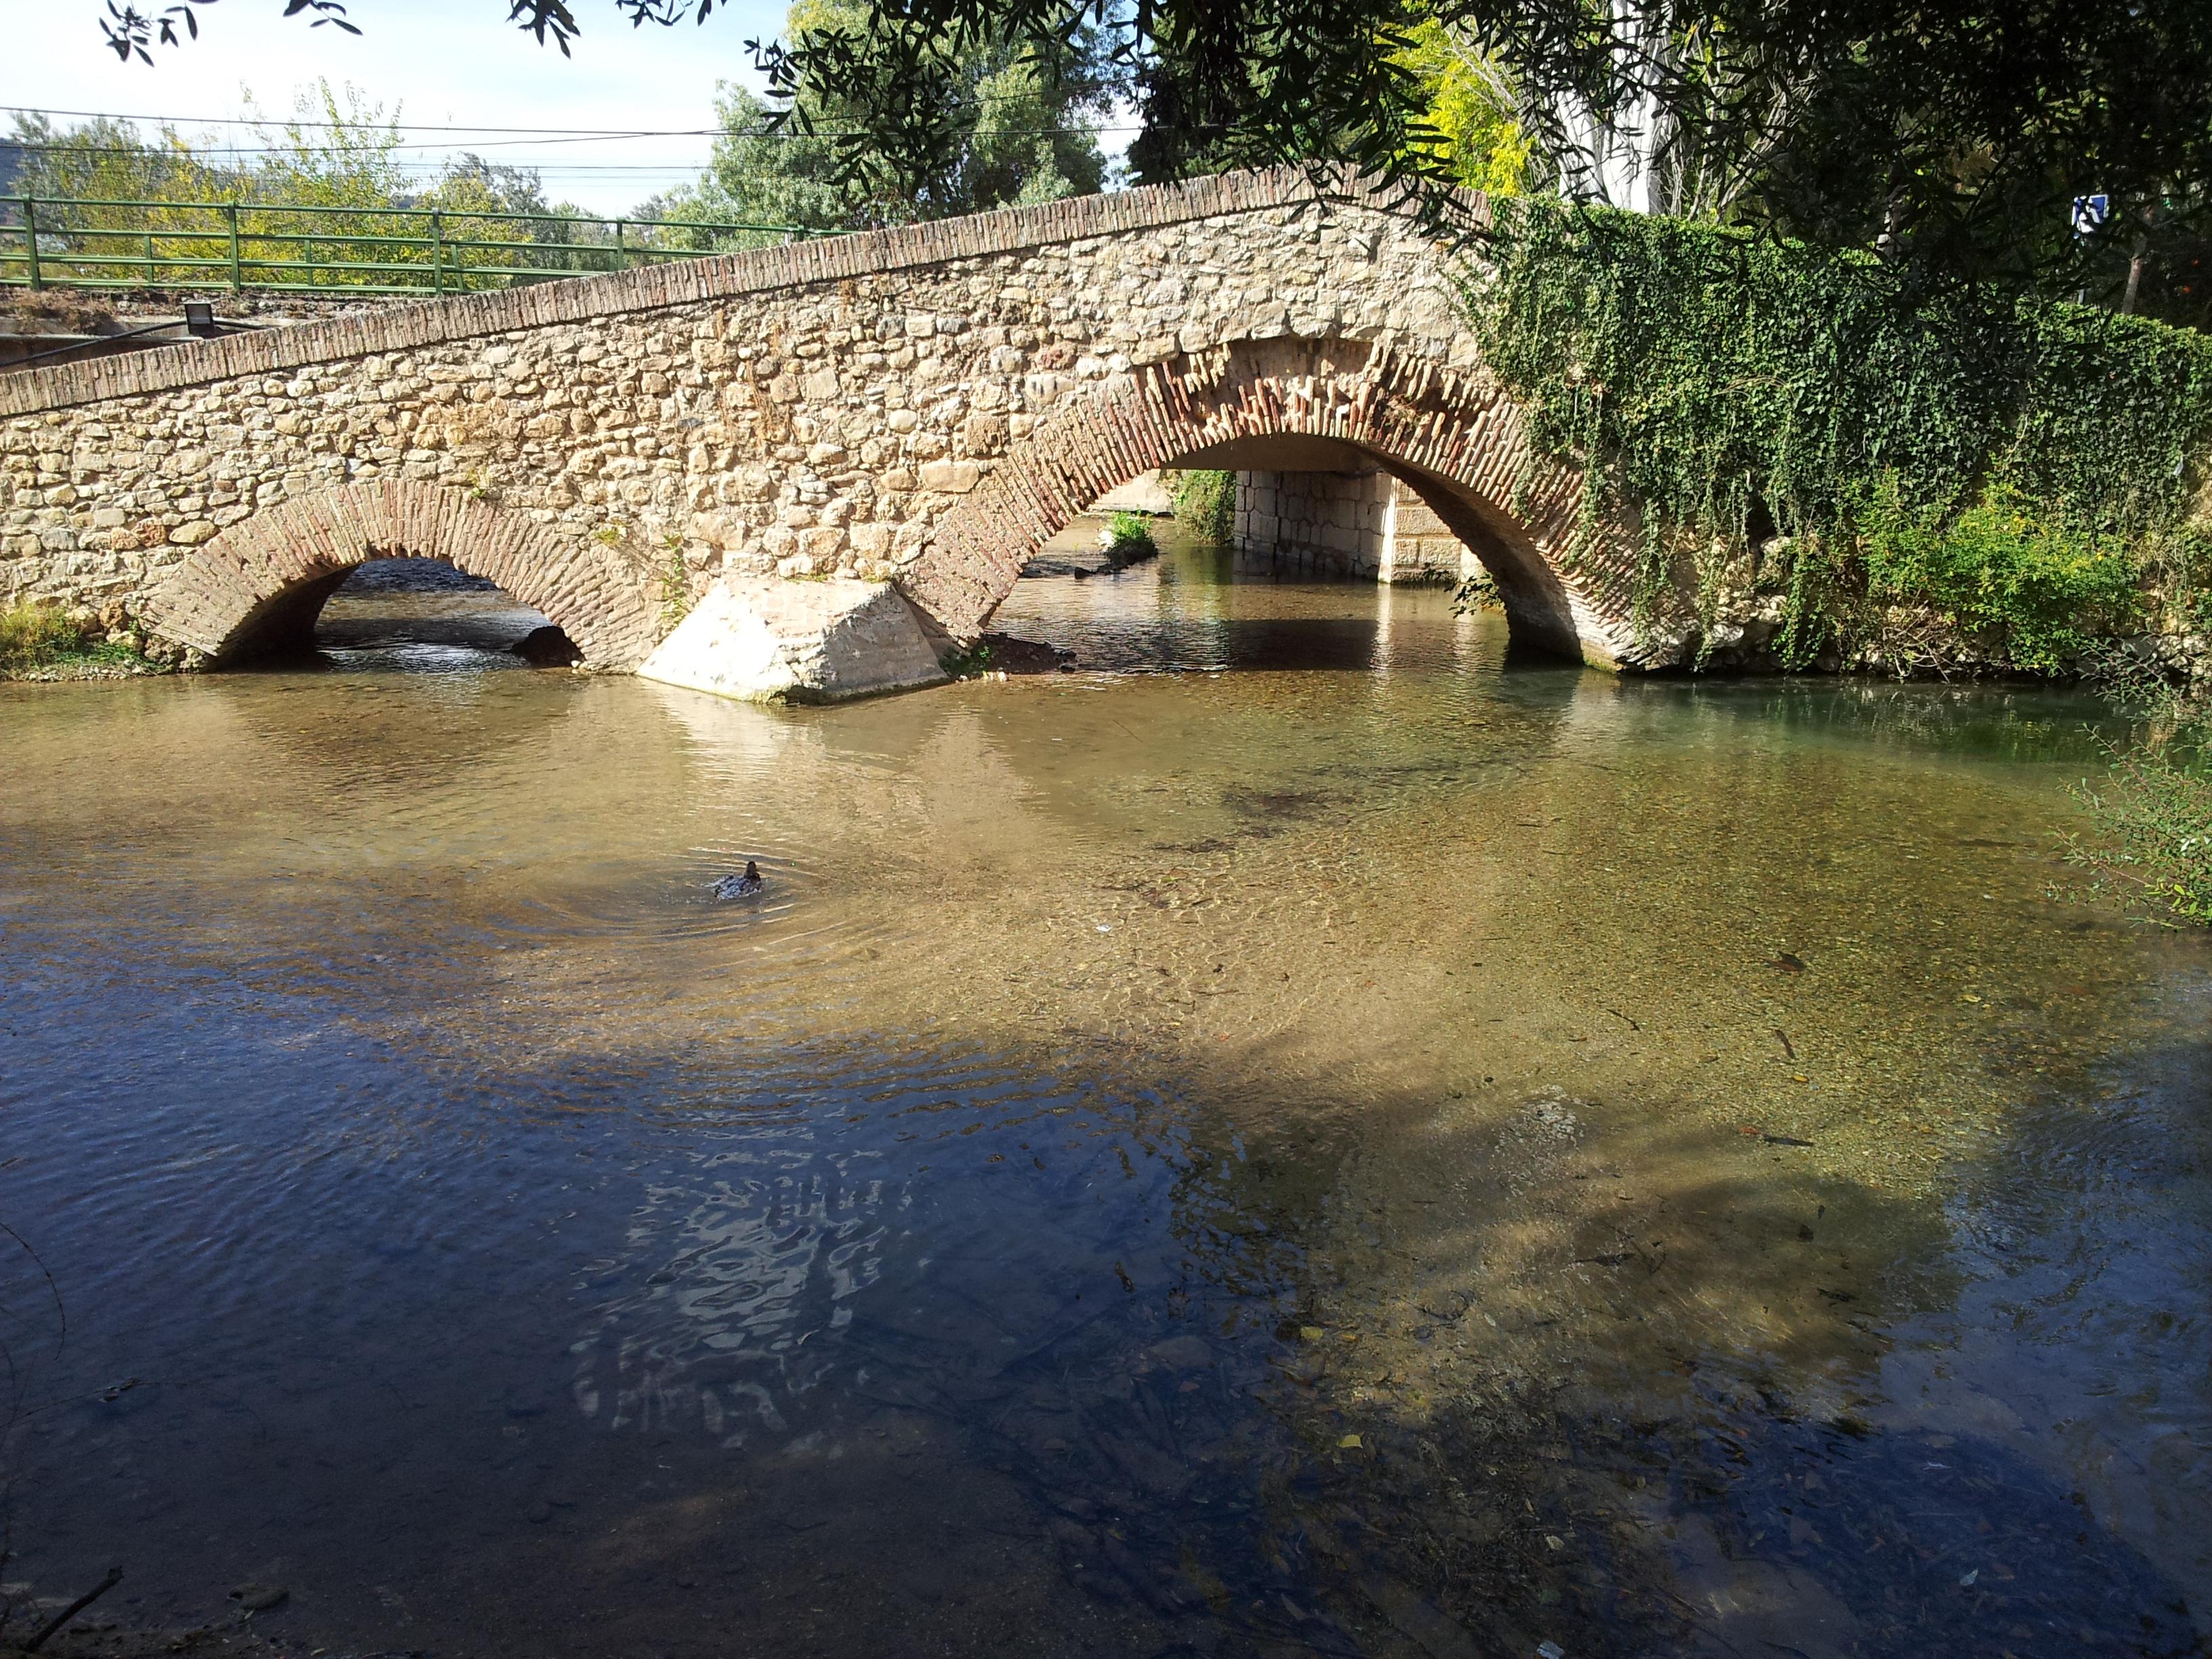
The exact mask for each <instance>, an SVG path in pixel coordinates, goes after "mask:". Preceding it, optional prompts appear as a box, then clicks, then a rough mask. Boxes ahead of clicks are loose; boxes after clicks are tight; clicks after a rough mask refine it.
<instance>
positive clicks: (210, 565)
mask: <svg viewBox="0 0 2212 1659" xmlns="http://www.w3.org/2000/svg"><path fill="white" fill-rule="evenodd" d="M402 557H413V558H428V559H443V560H445V561H447V562H448V563H450V564H452V565H453V566H454V567H455V568H459V569H462V570H465V571H467V572H468V573H469V574H471V575H476V576H482V577H484V578H485V579H487V580H490V581H495V582H496V583H498V584H499V586H501V587H502V588H504V589H506V590H507V592H509V593H510V594H512V595H513V597H514V598H516V599H520V601H521V602H522V603H523V604H525V605H528V606H530V607H531V608H532V610H535V611H541V612H543V613H544V615H545V616H546V617H548V618H549V619H550V620H551V621H552V622H553V623H556V624H557V625H558V626H559V627H560V628H561V629H562V631H564V632H565V633H566V634H567V635H568V637H569V638H570V639H572V640H574V641H575V642H576V646H577V648H578V649H579V650H580V651H581V652H582V653H584V661H585V663H586V665H588V666H592V667H597V668H611V669H625V668H634V667H635V666H636V665H638V663H640V662H641V661H642V660H643V659H644V658H645V656H646V654H647V653H648V652H649V651H651V650H652V649H653V643H654V641H655V640H656V639H657V637H658V636H659V629H658V627H657V626H656V617H655V616H654V613H653V608H652V606H651V605H650V604H649V603H648V602H647V598H646V595H645V592H644V589H643V584H642V583H641V580H639V577H638V575H637V574H636V573H635V571H633V570H632V569H630V568H629V566H628V565H627V564H626V563H625V562H623V560H622V559H620V558H619V557H618V556H617V555H616V554H615V553H614V552H613V551H612V550H611V549H607V548H605V547H602V546H600V545H599V544H594V543H592V542H590V541H586V540H575V541H570V540H565V539H563V538H559V537H556V536H554V535H552V534H550V532H547V531H546V530H544V528H543V527H541V526H538V524H536V523H535V522H533V521H532V520H531V519H529V518H528V517H526V516H525V515H524V514H522V513H516V512H513V511H512V510H511V509H506V508H501V507H495V506H493V505H491V504H489V503H488V502H484V501H474V500H471V498H470V497H469V496H468V495H465V494H464V493H463V492H462V491H460V490H459V489H450V488H443V487H441V486H439V485H436V484H430V483H415V482H411V481H408V480H404V479H396V478H380V479H369V480H363V481H361V482H359V483H349V484H342V485H339V486H338V487H337V488H335V489H328V490H324V491H320V492H319V493H315V494H312V495H297V496H294V497H292V498H290V499H289V500H287V501H282V502H279V503H277V504H276V505H275V506H273V507H266V508H264V509H263V510H262V511H260V512H258V513H255V514H254V515H253V516H252V518H250V519H245V520H240V522H238V523H237V524H234V525H232V526H230V527H229V528H228V529H227V530H225V531H223V532H222V533H221V534H219V535H217V536H216V537H215V538H213V539H212V540H210V541H208V542H207V543H205V544H203V545H201V546H199V547H197V548H195V549H193V550H192V551H191V553H190V554H189V555H187V556H185V560H184V562H182V563H181V564H179V566H178V567H177V568H175V569H174V570H173V571H172V572H171V573H170V574H169V575H168V576H167V578H166V579H165V580H163V581H162V582H161V585H160V586H158V587H157V588H156V589H155V591H154V592H153V594H152V595H151V596H150V599H149V603H148V605H147V607H146V611H145V620H146V622H147V623H148V625H149V627H151V628H152V629H153V630H154V631H155V633H157V634H160V635H162V636H163V637H165V638H167V639H171V640H174V641H177V642H178V643H179V644H182V645H188V646H191V647H196V648H197V649H198V650H200V651H202V652H204V653H206V654H207V655H208V656H209V657H210V658H212V659H216V661H218V662H221V661H224V660H237V659H242V658H246V657H251V656H255V655H262V654H266V653H270V652H272V651H278V650H283V649H287V648H291V647H299V646H304V645H305V644H306V643H307V641H309V639H310V638H311V637H312V635H313V629H314V623H315V617H316V615H317V613H318V612H319V611H321V610H322V608H323V602H324V601H325V599H329V597H330V596H331V593H332V592H335V591H336V590H337V587H338V586H339V584H341V583H342V582H343V581H344V580H345V579H346V577H347V576H348V575H349V574H351V573H352V572H353V570H354V568H356V566H358V565H361V564H363V563H365V562H368V561H369V560H371V559H388V558H402Z"/></svg>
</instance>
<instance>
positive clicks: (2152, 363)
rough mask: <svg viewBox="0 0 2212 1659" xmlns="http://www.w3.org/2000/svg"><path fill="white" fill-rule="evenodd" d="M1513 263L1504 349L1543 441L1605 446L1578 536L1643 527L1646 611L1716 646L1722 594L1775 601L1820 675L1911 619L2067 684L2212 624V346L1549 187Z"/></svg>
mask: <svg viewBox="0 0 2212 1659" xmlns="http://www.w3.org/2000/svg"><path fill="white" fill-rule="evenodd" d="M1486 252H1487V254H1488V257H1489V258H1491V259H1492V262H1493V264H1494V266H1495V279H1494V280H1492V281H1489V282H1486V283H1480V284H1478V285H1476V286H1475V287H1474V288H1473V289H1471V290H1470V301H1471V304H1472V306H1473V308H1474V315H1475V319H1476V324H1477V327H1478V329H1479V331H1480V334H1481V337H1482V342H1483V347H1484V350H1485V354H1486V361H1487V362H1489V363H1490V365H1491V366H1492V368H1494V369H1495V370H1496V371H1497V373H1498V374H1499V375H1500V376H1501V378H1502V379H1503V380H1504V381H1505V383H1506V384H1507V386H1510V388H1511V389H1512V390H1513V391H1514V392H1516V394H1518V395H1519V396H1520V397H1521V398H1523V399H1524V400H1526V402H1527V403H1528V406H1529V409H1530V411H1531V415H1532V416H1533V419H1532V422H1531V425H1532V433H1533V435H1534V439H1535V441H1536V447H1538V449H1539V450H1541V452H1542V453H1547V454H1548V455H1551V456H1553V457H1555V458H1558V459H1567V460H1571V461H1573V462H1575V463H1577V464H1587V474H1588V480H1589V482H1588V485H1587V489H1586V494H1585V497H1584V501H1583V513H1582V522H1581V528H1580V535H1579V537H1578V538H1577V541H1578V545H1577V552H1579V551H1583V550H1587V549H1588V548H1589V546H1590V545H1591V538H1594V537H1595V535H1596V534H1597V533H1598V532H1599V531H1600V529H1601V526H1603V525H1604V523H1605V522H1606V521H1607V520H1620V521H1626V522H1638V521H1640V522H1641V524H1642V526H1643V527H1644V552H1643V557H1642V562H1641V566H1640V568H1639V570H1638V580H1637V584H1636V606H1635V614H1636V617H1637V624H1638V627H1639V629H1645V630H1647V631H1650V630H1655V629H1658V628H1661V627H1683V626H1688V627H1693V628H1697V629H1701V630H1702V632H1703V634H1704V635H1705V638H1706V639H1707V640H1708V641H1710V640H1711V637H1712V635H1713V632H1714V624H1715V623H1716V621H1717V620H1718V617H1717V612H1718V611H1719V609H1720V606H1721V603H1722V599H1723V596H1724V595H1732V596H1735V597H1737V598H1739V599H1741V598H1744V597H1747V596H1753V597H1756V596H1765V597H1766V598H1768V599H1771V601H1774V602H1776V603H1778V605H1780V607H1781V611H1782V614H1783V617H1784V620H1783V623H1782V626H1781V629H1780V633H1779V635H1778V640H1777V647H1778V653H1779V655H1780V656H1781V659H1782V660H1783V661H1784V664H1785V665H1790V666H1803V665H1807V664H1809V663H1811V662H1813V661H1814V659H1816V658H1822V657H1833V658H1835V659H1840V660H1844V661H1848V660H1851V659H1854V658H1855V657H1856V656H1857V654H1858V653H1861V652H1862V650H1863V648H1864V647H1867V646H1868V645H1869V643H1870V642H1871V641H1872V640H1873V637H1874V636H1875V635H1878V634H1880V633H1881V632H1882V631H1884V630H1886V629H1894V628H1895V627H1896V625H1897V620H1896V616H1895V613H1896V612H1898V611H1899V610H1900V609H1902V610H1905V611H1915V612H1917V613H1919V614H1920V616H1921V617H1923V618H1924V620H1925V621H1926V622H1927V623H1929V625H1931V626H1932V627H1934V628H1936V629H1948V630H1951V631H1952V632H1953V633H1954V634H1955V635H1958V636H1960V641H1963V642H1964V643H1966V645H1967V646H1968V647H1971V648H1970V649H1968V650H1966V651H1965V652H1960V651H1956V650H1954V651H1952V652H1950V653H1941V652H1938V653H1933V654H1934V655H1935V658H1936V660H1937V661H1939V662H1940V661H1942V660H1943V659H1945V657H1946V655H1947V654H1948V658H1949V659H1951V660H1957V659H1958V658H1959V657H1960V655H1962V654H1964V655H1974V654H1978V653H1988V654H1987V655H1986V657H1985V660H1987V661H1988V662H1990V664H1991V665H1996V666H2002V667H2010V668H2017V669H2023V670H2031V671H2051V670H2054V669H2060V668H2069V669H2070V668H2073V667H2075V666H2077V663H2076V660H2075V659H2078V658H2079V657H2080V656H2081V654H2082V653H2083V652H2084V651H2085V650H2086V649H2087V647H2088V646H2090V645H2091V644H2093V643H2094V642H2095V641H2098V640H2100V639H2106V638H2110V637H2112V636H2113V635H2118V634H2123V633H2125V632H2129V631H2131V630H2140V629H2144V628H2146V627H2148V628H2158V627H2160V626H2165V627H2167V628H2171V629H2185V628H2186V627H2188V626H2189V625H2190V624H2191V622H2192V621H2193V619H2194V618H2193V613H2194V612H2195V611H2196V608H2197V605H2198V603H2199V592H2198V590H2199V587H2200V585H2201V583H2202V580H2203V576H2205V575H2207V574H2212V571H2206V570H2205V569H2204V568H2203V567H2204V565H2205V561H2204V559H2203V556H2202V554H2201V551H2200V550H2201V549H2202V548H2203V546H2204V545H2205V544H2207V541H2208V538H2207V535H2206V533H2205V532H2204V531H2203V529H2202V528H2201V527H2199V526H2197V525H2196V524H2194V523H2193V522H2192V520H2194V519H2195V518H2196V517H2197V516H2198V513H2197V508H2198V503H2199V500H2200V497H2201V495H2202V494H2203V489H2204V485H2205V482H2206V480H2205V459H2206V457H2207V453H2208V450H2212V340H2207V339H2206V338H2205V337H2203V336H2201V335H2198V334H2197V333H2195V332H2194V331H2190V330H2185V329H2178V328H2172V327H2168V326H2166V325H2162V324H2158V323H2153V322H2148V321H2146V320H2144V319H2140V318H2129V317H2120V316H2116V315H2114V314H2112V313H2109V312H2105V311H2101V310H2098V309H2096V308H2094V307H2081V306H2070V305H2050V304H2044V303H2040V302H2036V301H2021V300H2016V299H2012V298H2006V297H2000V296H1997V295H1990V294H1977V293H1972V292H1968V291H1966V290H1963V289H1945V290H1942V291H1922V292H1915V291H1908V290H1906V289H1904V288H1902V287H1900V286H1899V283H1898V282H1897V281H1896V280H1895V279H1894V277H1893V275H1892V273H1891V272H1889V271H1888V270H1887V269H1886V268H1885V267H1884V266H1882V265H1881V264H1880V263H1879V262H1877V261H1875V259H1873V258H1869V257H1866V256H1858V255H1839V254H1835V253H1831V252H1822V251H1820V250H1818V249H1814V248H1809V247H1806V246H1800V245H1796V244H1791V243H1785V242H1778V241H1775V240H1771V239H1765V238H1761V237H1759V236H1758V235H1756V234H1753V233H1752V232H1749V231H1744V230H1732V229H1724V228H1715V227H1710V226H1699V225H1692V224H1689V223H1686V222H1682V221H1680V220H1671V219H1664V218H1661V217H1657V216H1649V215H1639V214H1627V213H1615V212H1612V211H1609V210H1571V209H1567V208H1565V207H1562V206H1560V205H1559V204H1553V203H1545V202H1541V201H1534V200H1529V201H1516V202H1510V203H1503V204H1499V210H1498V229H1497V232H1496V234H1495V236H1494V238H1493V240H1492V241H1491V243H1490V244H1489V245H1488V247H1487V249H1486ZM1682 592H1692V593H1695V594H1696V595H1697V596H1698V598H1697V600H1696V602H1695V605H1694V607H1693V609H1694V612H1695V614H1693V615H1688V616H1685V615H1683V614H1681V605H1680V601H1678V600H1676V599H1674V595H1676V594H1678V593H1682ZM1884 660H1886V661H1894V660H1895V657H1894V655H1893V654H1886V655H1885V657H1884Z"/></svg>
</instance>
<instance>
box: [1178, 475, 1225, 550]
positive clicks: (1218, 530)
mask: <svg viewBox="0 0 2212 1659" xmlns="http://www.w3.org/2000/svg"><path fill="white" fill-rule="evenodd" d="M1172 499H1173V501H1174V502H1175V516H1176V523H1177V524H1179V525H1181V526H1182V527H1183V528H1184V529H1186V530H1188V531H1189V532H1190V533H1191V534H1192V535H1194V536H1195V537H1197V538H1199V539H1200V541H1206V542H1225V541H1227V540H1228V539H1229V537H1230V532H1231V530H1232V528H1233V527H1234V526H1235V521H1236V518H1237V475H1236V474H1235V473H1234V472H1212V471H1193V472H1178V473H1176V475H1175V477H1174V480H1173V489H1172Z"/></svg>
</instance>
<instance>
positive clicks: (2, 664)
mask: <svg viewBox="0 0 2212 1659" xmlns="http://www.w3.org/2000/svg"><path fill="white" fill-rule="evenodd" d="M83 649H84V635H82V633H80V632H79V631H78V630H77V629H76V626H75V625H74V624H72V623H70V619H69V617H67V616H66V615H65V614H64V612H63V611H62V609H61V607H60V606H59V605H40V604H38V603H36V602H34V601H33V600H28V599H26V600H23V601H21V602H20V603H18V604H15V605H9V607H8V608H7V609H6V610H4V611H0V674H27V673H30V672H32V671H35V670H37V669H40V668H50V667H52V665H54V664H56V663H58V662H60V661H61V660H62V659H64V658H65V657H70V656H74V655H76V654H77V653H80V652H82V650H83Z"/></svg>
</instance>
